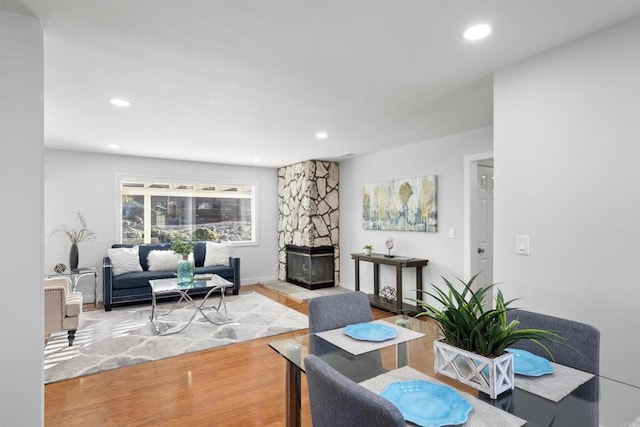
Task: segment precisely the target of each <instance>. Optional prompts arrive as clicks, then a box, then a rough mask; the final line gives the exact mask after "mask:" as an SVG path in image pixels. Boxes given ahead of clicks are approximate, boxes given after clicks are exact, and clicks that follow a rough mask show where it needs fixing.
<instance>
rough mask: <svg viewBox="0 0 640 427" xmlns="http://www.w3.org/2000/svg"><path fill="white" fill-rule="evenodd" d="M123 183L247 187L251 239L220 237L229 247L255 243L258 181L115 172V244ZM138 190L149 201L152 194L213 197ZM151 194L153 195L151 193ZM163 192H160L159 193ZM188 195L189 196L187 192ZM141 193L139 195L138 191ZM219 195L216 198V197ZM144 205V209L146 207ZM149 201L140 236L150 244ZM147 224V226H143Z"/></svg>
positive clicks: (119, 237) (119, 236)
mask: <svg viewBox="0 0 640 427" xmlns="http://www.w3.org/2000/svg"><path fill="white" fill-rule="evenodd" d="M127 182H133V183H143V184H147V183H152V184H157V185H183V186H194V187H200V186H211V187H215V186H224V187H234V186H237V187H250V188H251V191H250V197H249V200H251V204H250V205H251V224H252V227H251V234H252V238H251V240H242V241H234V240H223V242H224V243H227V244H230V245H232V246H257V245H258V235H259V233H258V202H257V197H258V196H257V195H258V182H257V181H242V180H229V179H206V180H205V179H202V178H193V177H187V178H185V177H175V176H174V177H171V176H166V175H162V176H159V175H158V176H153V175H128V174H127V175H121V174H116V179H115V191H114V193H115V199H116V203H115V206H116V221H115V229H116V230H115V234H116V239H115V240H116V241H117V242H119V243H122V240H123V236H122V196H123V194H127V192H123V191H122V190H123V184H124V183H127ZM131 188H132V189H134V187H131ZM139 188H140V189H142V188H144V190H141V191H140V193H143V192H144V193H149V194H148V195H144V196H145V198H146V197H149V201H150V198H151V197H152V195H153V196H176V197H191V198H193V199H194V202H195V199H196V198H197V197H213V196H212V195H209V196H207V195H206V193H202V194H196V193H197V192H198V191H199V190H191V191H189V190H178V189H171V188H167V189H165V188H156V189H150V188H148V187H139ZM151 193H154V194H151ZM161 193H164V194H161ZM188 194H189V195H188ZM140 195H142V194H140ZM218 196H223V195H222V194H220V195H218ZM227 197H228V198H236V197H232V196H228V195H227ZM219 198H220V197H219ZM147 207H148V208H147ZM151 211H152V209H151V204H150V203H145V210H144V218H143V221H144V224H145V231H144V233H143V234H144V236H143V241H144V243H151V232H150V231H151ZM147 227H148V228H147Z"/></svg>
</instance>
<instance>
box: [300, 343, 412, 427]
mask: <svg viewBox="0 0 640 427" xmlns="http://www.w3.org/2000/svg"><path fill="white" fill-rule="evenodd" d="M304 366H305V371H306V373H307V387H308V389H309V405H310V407H311V420H312V421H313V427H341V426H344V427H360V426H361V427H393V426H403V427H404V426H405V425H406V423H405V421H404V418H403V416H402V414H401V413H400V410H399V409H398V408H397V407H396V406H395V405H394V404H393V403H391V402H390V401H388V400H387V399H385V398H384V397H382V396H380V395H378V394H376V393H374V392H373V391H371V390H368V389H366V388H364V387H362V386H361V385H359V384H357V383H355V382H353V381H351V380H350V379H348V378H347V377H345V376H344V375H342V374H340V373H339V372H338V371H336V370H335V369H333V368H332V367H331V366H329V365H328V364H327V363H325V362H324V361H323V360H322V359H320V358H319V357H317V356H314V355H308V356H306V357H305V358H304Z"/></svg>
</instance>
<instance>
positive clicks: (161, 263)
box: [147, 250, 182, 271]
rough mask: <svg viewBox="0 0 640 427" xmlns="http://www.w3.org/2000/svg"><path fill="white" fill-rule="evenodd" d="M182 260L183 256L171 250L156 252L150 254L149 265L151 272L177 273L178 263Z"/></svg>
mask: <svg viewBox="0 0 640 427" xmlns="http://www.w3.org/2000/svg"><path fill="white" fill-rule="evenodd" d="M181 259H182V256H180V255H178V254H176V253H175V252H173V251H171V250H168V251H158V250H154V251H151V252H149V256H148V257H147V263H148V264H149V271H176V270H177V269H178V262H179V261H180V260H181Z"/></svg>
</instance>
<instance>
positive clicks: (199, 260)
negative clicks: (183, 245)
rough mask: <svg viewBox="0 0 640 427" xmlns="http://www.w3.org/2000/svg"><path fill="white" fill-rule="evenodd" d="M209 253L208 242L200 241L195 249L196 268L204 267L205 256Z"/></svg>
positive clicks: (194, 260)
mask: <svg viewBox="0 0 640 427" xmlns="http://www.w3.org/2000/svg"><path fill="white" fill-rule="evenodd" d="M206 252H207V242H201V241H198V242H196V244H195V245H194V247H193V262H194V265H195V266H196V267H202V266H203V265H204V256H205V253H206Z"/></svg>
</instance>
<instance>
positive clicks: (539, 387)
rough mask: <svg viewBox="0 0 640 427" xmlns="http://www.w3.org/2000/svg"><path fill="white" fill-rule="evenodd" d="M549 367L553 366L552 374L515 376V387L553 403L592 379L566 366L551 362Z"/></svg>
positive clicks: (587, 374) (586, 373)
mask: <svg viewBox="0 0 640 427" xmlns="http://www.w3.org/2000/svg"><path fill="white" fill-rule="evenodd" d="M551 366H553V374H548V375H542V376H539V377H526V376H523V375H516V387H518V388H519V389H521V390H525V391H528V392H529V393H533V394H535V395H537V396H540V397H544V398H545V399H549V400H551V401H553V402H559V401H561V400H562V399H563V398H564V397H565V396H568V395H569V394H571V392H572V391H573V390H575V389H576V388H578V387H579V386H580V385H582V384H584V383H586V382H587V381H589V380H590V379H591V378H593V374H590V373H588V372H584V371H579V370H577V369H573V368H569V367H568V366H564V365H558V364H557V363H553V362H551Z"/></svg>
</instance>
